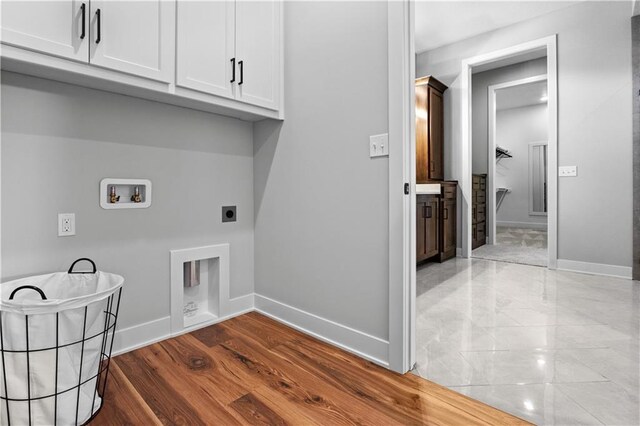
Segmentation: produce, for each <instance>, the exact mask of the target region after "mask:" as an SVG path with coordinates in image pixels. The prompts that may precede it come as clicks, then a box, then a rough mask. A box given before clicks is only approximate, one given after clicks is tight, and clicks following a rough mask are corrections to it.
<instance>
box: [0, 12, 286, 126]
mask: <svg viewBox="0 0 640 426" xmlns="http://www.w3.org/2000/svg"><path fill="white" fill-rule="evenodd" d="M0 4H1V8H2V10H1V12H2V13H1V14H0V31H1V34H0V35H1V39H0V42H1V43H2V45H3V48H2V49H1V50H0V56H1V58H2V68H3V69H5V70H7V71H13V72H22V73H27V74H31V75H35V76H39V77H43V78H49V79H53V80H60V81H64V82H67V83H71V84H79V85H83V86H87V87H95V88H98V89H100V90H109V91H112V92H116V93H124V94H127V95H131V96H137V97H141V98H147V99H151V100H154V101H158V102H165V103H169V104H174V105H179V106H183V107H187V108H194V109H200V110H203V111H208V112H213V113H216V114H225V115H230V116H233V117H237V118H240V119H244V120H261V119H263V118H265V117H266V118H275V119H283V118H284V109H283V108H282V99H281V97H282V76H283V74H282V72H283V70H282V63H283V61H282V54H283V53H282V45H283V43H282V40H283V34H282V0H84V1H81V0H0ZM69 59H71V60H69ZM29 67H30V68H29Z"/></svg>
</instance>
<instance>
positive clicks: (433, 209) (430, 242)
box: [425, 195, 440, 258]
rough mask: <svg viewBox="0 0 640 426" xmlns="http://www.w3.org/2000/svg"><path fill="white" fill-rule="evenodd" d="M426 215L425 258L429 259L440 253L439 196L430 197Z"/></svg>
mask: <svg viewBox="0 0 640 426" xmlns="http://www.w3.org/2000/svg"><path fill="white" fill-rule="evenodd" d="M425 214H426V219H425V228H426V230H425V232H426V242H425V256H426V257H427V258H428V257H432V256H436V255H437V254H438V253H440V244H439V243H440V235H439V233H438V228H439V222H440V199H439V197H438V196H437V195H431V196H429V197H428V199H427V203H426V211H425Z"/></svg>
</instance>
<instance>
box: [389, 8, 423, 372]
mask: <svg viewBox="0 0 640 426" xmlns="http://www.w3.org/2000/svg"><path fill="white" fill-rule="evenodd" d="M387 8H388V71H389V76H388V81H389V368H391V369H392V370H395V371H398V372H401V373H404V372H406V371H408V370H409V369H410V368H411V367H412V365H413V364H414V362H415V340H416V339H415V317H416V316H415V302H416V265H415V258H416V231H415V229H416V222H415V214H412V213H411V212H415V209H416V206H415V176H416V170H415V90H414V81H415V45H414V41H413V37H414V28H413V25H414V23H413V16H414V13H413V8H414V2H413V1H407V2H394V1H390V2H388V6H387ZM405 183H409V187H410V191H409V192H410V194H409V195H405V194H404V184H405Z"/></svg>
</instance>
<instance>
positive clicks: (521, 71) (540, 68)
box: [446, 58, 547, 174]
mask: <svg viewBox="0 0 640 426" xmlns="http://www.w3.org/2000/svg"><path fill="white" fill-rule="evenodd" d="M546 73H547V58H539V59H534V60H532V61H526V62H520V63H518V64H513V65H509V66H506V67H501V68H497V69H494V70H490V71H484V72H479V73H477V74H473V76H472V83H471V84H472V85H471V87H472V94H471V99H472V102H473V116H472V117H471V132H472V136H471V138H472V145H471V149H472V155H473V160H472V169H473V173H478V174H485V173H488V171H489V165H488V163H487V161H488V160H487V155H488V149H487V146H488V138H489V118H488V117H489V112H488V107H489V100H488V98H489V96H488V90H489V86H492V85H494V84H500V83H506V82H509V81H514V80H520V79H523V78H527V77H534V76H537V75H544V74H546ZM450 145H451V144H447V146H446V148H447V149H446V151H448V152H447V157H449V156H450V155H451V149H450Z"/></svg>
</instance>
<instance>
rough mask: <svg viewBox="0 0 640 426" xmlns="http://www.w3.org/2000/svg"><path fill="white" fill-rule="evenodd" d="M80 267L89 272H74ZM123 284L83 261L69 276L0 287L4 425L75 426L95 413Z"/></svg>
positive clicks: (25, 280) (1, 412)
mask: <svg viewBox="0 0 640 426" xmlns="http://www.w3.org/2000/svg"><path fill="white" fill-rule="evenodd" d="M80 261H88V262H90V263H91V265H92V267H93V268H92V271H91V272H77V271H74V267H75V265H76V264H77V263H78V262H80ZM123 282H124V279H123V278H122V277H121V276H119V275H115V274H109V273H105V272H102V271H97V269H96V265H95V263H94V262H93V261H92V260H90V259H87V258H82V259H78V260H76V261H75V262H73V264H72V265H71V267H70V268H69V271H68V272H67V273H55V274H48V275H41V276H37V277H29V278H23V279H20V280H15V281H11V282H7V283H4V284H2V285H0V291H1V294H0V363H1V367H2V370H1V377H0V379H1V380H0V424H2V425H5V424H6V425H8V426H10V425H12V424H13V425H23V424H29V425H34V424H47V425H69V424H74V425H78V424H84V423H88V422H89V421H90V420H91V419H93V418H94V417H95V416H96V415H97V414H98V412H99V411H100V409H101V408H102V403H103V396H104V394H105V390H106V386H107V378H108V373H109V365H110V360H111V352H112V349H113V342H114V336H115V329H116V322H117V319H118V310H119V307H120V300H121V296H122V284H123ZM7 294H9V297H6V295H7Z"/></svg>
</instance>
